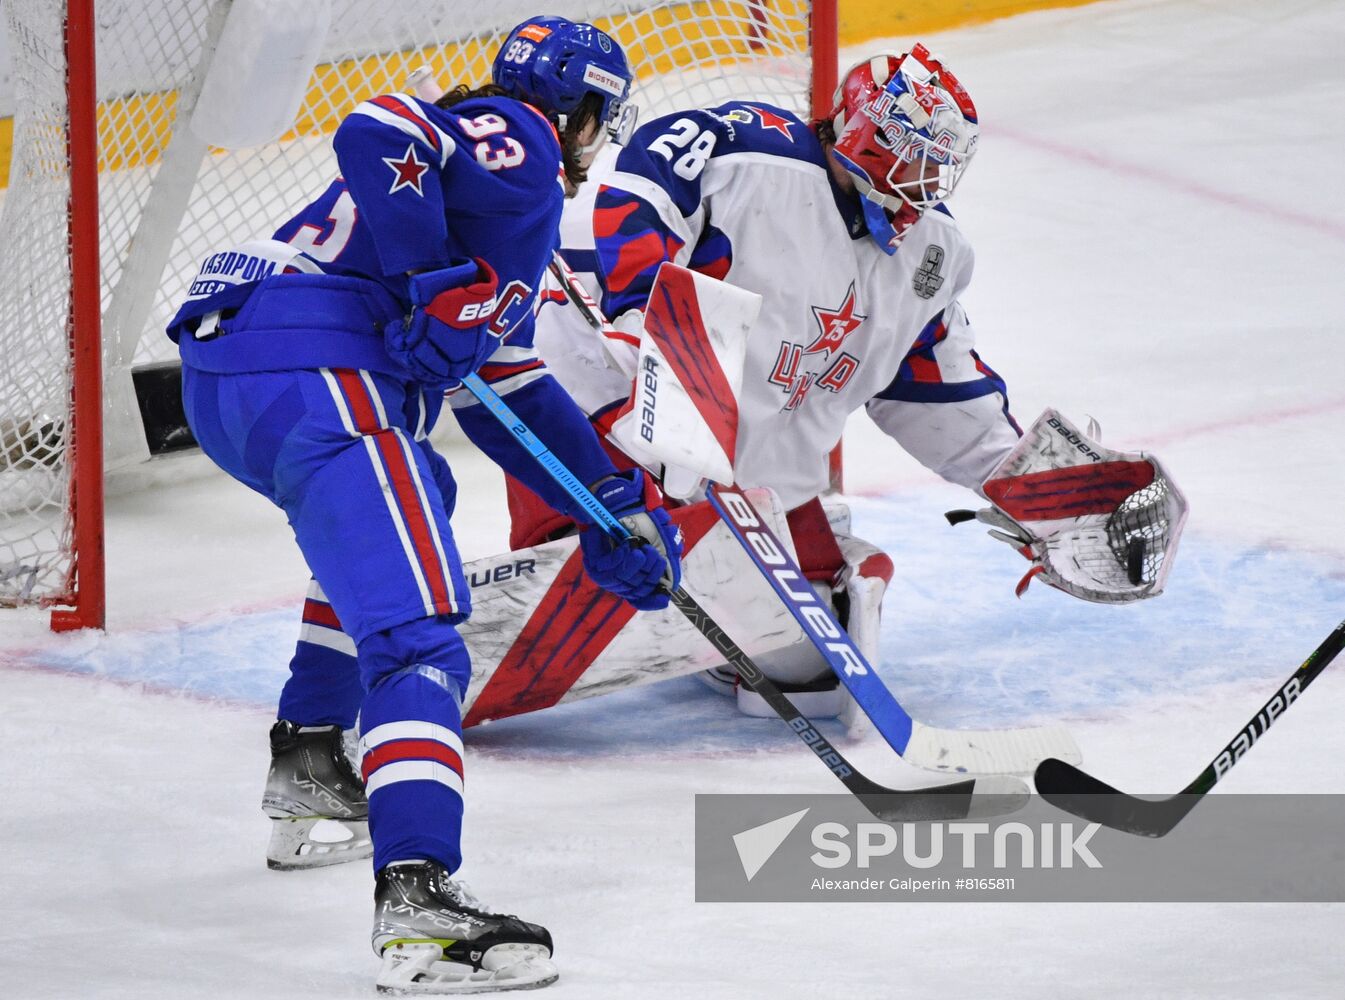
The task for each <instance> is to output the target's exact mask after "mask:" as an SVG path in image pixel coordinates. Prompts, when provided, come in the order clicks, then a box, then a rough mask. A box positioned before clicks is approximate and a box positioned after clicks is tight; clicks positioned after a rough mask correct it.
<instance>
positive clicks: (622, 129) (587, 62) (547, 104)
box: [490, 15, 635, 143]
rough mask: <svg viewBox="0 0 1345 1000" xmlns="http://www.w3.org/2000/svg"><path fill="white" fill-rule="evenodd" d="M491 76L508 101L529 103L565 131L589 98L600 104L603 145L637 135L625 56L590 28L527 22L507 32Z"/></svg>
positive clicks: (546, 20) (557, 21)
mask: <svg viewBox="0 0 1345 1000" xmlns="http://www.w3.org/2000/svg"><path fill="white" fill-rule="evenodd" d="M490 75H491V80H492V82H494V84H495V85H496V86H497V87H500V88H501V89H503V90H504V91H505V92H506V93H507V94H509V96H510V97H515V98H517V99H518V100H520V101H527V102H528V103H529V104H531V105H533V106H534V107H536V108H537V109H538V110H540V111H541V112H542V113H543V114H544V115H546V116H547V117H548V118H550V119H551V120H552V121H553V122H554V123H555V125H556V126H557V128H560V129H562V130H564V128H565V125H566V123H567V121H568V120H569V118H570V116H571V115H573V114H574V113H575V112H576V111H578V110H579V106H580V104H581V103H582V102H583V100H584V98H585V97H587V96H588V95H589V94H594V95H596V96H597V97H598V98H599V99H600V102H601V103H600V105H599V109H598V121H599V123H600V124H601V125H602V127H603V131H602V132H600V133H599V136H600V139H603V138H607V137H610V138H612V139H614V140H616V141H617V142H621V143H624V142H625V141H626V140H627V139H629V138H630V134H631V132H633V131H634V129H635V107H634V105H632V104H630V103H629V101H630V88H631V82H632V79H633V77H632V75H631V71H630V63H628V62H627V61H626V53H625V52H623V51H622V50H621V46H620V44H618V43H617V41H616V39H614V38H613V37H612V36H611V35H609V34H607V32H605V31H602V30H601V29H599V28H595V27H594V26H593V25H591V24H586V23H584V22H581V21H571V20H569V19H567V18H564V17H557V16H554V15H542V16H540V17H530V18H528V20H526V21H524V22H523V23H522V24H520V25H518V26H517V27H516V28H514V30H513V31H511V32H509V37H507V38H506V39H505V40H504V43H503V44H502V45H501V46H500V51H499V52H498V53H496V55H495V62H494V63H493V64H492V65H491V68H490Z"/></svg>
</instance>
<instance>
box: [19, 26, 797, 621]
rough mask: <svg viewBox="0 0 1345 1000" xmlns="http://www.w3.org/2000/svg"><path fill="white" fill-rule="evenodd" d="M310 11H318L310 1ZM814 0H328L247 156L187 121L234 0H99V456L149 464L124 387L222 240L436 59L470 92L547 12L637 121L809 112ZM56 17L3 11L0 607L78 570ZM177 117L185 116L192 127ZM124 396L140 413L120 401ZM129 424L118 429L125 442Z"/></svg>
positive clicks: (304, 188)
mask: <svg viewBox="0 0 1345 1000" xmlns="http://www.w3.org/2000/svg"><path fill="white" fill-rule="evenodd" d="M314 2H317V0H314ZM811 6H812V4H811V3H810V2H809V0H700V2H690V3H688V2H680V3H673V2H667V0H664V2H644V3H641V2H627V3H616V2H612V0H572V2H565V0H561V2H548V3H545V4H541V5H538V4H537V3H536V0H498V2H495V3H491V4H483V3H472V2H469V0H399V2H397V3H369V2H366V0H332V2H331V28H330V30H329V32H328V34H327V37H326V40H325V42H324V44H323V46H322V49H321V56H320V58H319V61H318V65H317V67H316V68H315V70H314V71H313V73H312V75H311V77H310V79H309V85H308V89H307V94H306V97H305V99H304V101H303V105H302V107H301V109H300V111H299V114H298V116H297V119H296V121H295V123H294V127H293V129H292V130H291V131H290V132H288V133H287V134H286V135H285V136H283V137H282V138H281V139H280V140H279V141H277V142H273V143H270V144H267V145H265V146H261V147H258V148H252V149H236V150H222V149H214V148H209V147H206V146H205V145H204V144H203V143H201V142H200V141H199V140H197V139H195V138H194V137H193V136H192V135H191V132H190V129H185V128H184V129H175V125H176V124H177V118H178V114H179V111H180V110H181V109H182V108H184V107H190V106H191V104H192V103H194V101H195V95H196V91H197V90H198V89H199V87H200V81H201V79H202V75H203V73H204V72H205V70H206V68H207V67H208V61H209V53H210V49H211V46H212V44H213V42H212V39H214V38H217V37H218V32H219V31H220V29H221V25H223V24H224V23H225V18H226V17H227V15H228V13H229V0H97V3H96V22H97V25H96V29H97V36H96V37H97V60H98V73H97V79H98V87H97V97H98V141H99V197H100V201H101V205H100V248H101V256H102V263H101V271H102V273H101V281H102V305H103V317H104V368H105V372H106V379H105V383H106V391H107V394H108V396H109V402H108V405H107V412H108V414H109V415H108V420H107V428H106V430H107V434H108V437H109V442H110V443H109V452H108V459H109V462H110V463H124V462H126V461H128V460H134V459H138V458H143V457H144V456H143V453H142V452H140V451H138V450H137V447H136V446H133V447H130V448H129V449H128V448H127V446H126V441H128V440H130V441H132V442H134V441H135V439H136V438H137V436H138V435H139V427H138V425H136V426H134V427H133V428H132V430H131V432H130V433H129V434H128V433H126V432H125V429H124V428H122V427H121V425H125V424H129V423H134V422H135V419H136V418H135V417H134V413H135V407H134V402H133V397H130V396H129V395H128V389H127V387H128V386H129V379H128V378H127V375H128V373H129V371H130V369H131V367H132V366H133V365H139V364H144V363H148V362H154V361H162V360H168V359H171V358H173V357H174V355H175V352H174V349H173V347H172V344H171V343H169V342H168V340H167V338H165V337H164V336H163V335H162V332H161V331H162V328H163V326H164V323H165V322H166V321H167V319H168V318H169V317H170V316H171V315H172V313H173V311H174V309H175V305H176V303H177V301H178V300H179V299H180V298H181V296H182V294H183V292H184V290H185V288H186V284H187V282H188V280H189V279H190V276H191V274H192V273H193V272H194V269H195V264H196V263H197V262H198V261H199V259H200V258H201V257H202V256H204V254H205V253H207V252H208V251H209V250H210V249H211V248H214V247H218V246H220V245H226V244H230V243H233V242H241V241H242V240H245V239H248V238H251V237H255V236H259V235H260V236H264V235H269V233H270V232H271V230H272V229H274V227H275V226H276V225H277V224H278V223H279V222H281V221H283V220H284V219H285V218H288V217H289V216H290V215H291V214H293V212H294V211H295V210H296V209H297V208H298V207H300V206H301V205H302V204H303V202H304V201H306V200H307V199H308V198H310V197H312V196H314V195H316V194H317V193H318V192H320V191H321V190H322V188H323V187H324V186H325V185H326V184H327V182H328V181H329V180H330V178H331V176H332V174H333V172H334V159H333V157H332V155H331V149H330V142H329V136H330V133H331V131H332V129H334V128H335V125H336V123H337V122H338V121H339V120H340V117H341V116H342V115H343V114H344V113H346V112H347V111H349V110H350V109H351V108H352V107H353V106H354V105H355V104H356V103H357V102H358V101H360V100H363V99H365V98H367V97H371V96H374V95H376V94H378V93H383V92H387V91H391V90H398V89H402V88H403V87H404V86H405V82H406V79H407V77H408V76H409V75H410V74H411V72H412V71H413V70H415V69H416V68H418V67H419V66H422V65H428V66H429V67H430V68H431V69H432V71H433V73H434V75H435V78H436V79H437V80H438V81H440V82H441V83H442V84H443V85H445V86H451V85H453V84H456V83H468V84H473V85H475V84H478V83H482V82H484V81H485V79H486V78H487V77H488V75H489V58H490V56H491V55H493V53H494V51H495V49H496V48H497V47H498V44H499V42H500V40H501V39H502V37H503V35H504V33H505V32H507V30H508V29H509V28H510V27H511V26H512V25H513V24H515V23H517V22H518V21H520V20H522V19H524V18H526V17H528V16H531V15H533V14H535V13H537V12H538V11H539V9H540V8H545V9H546V12H547V13H559V14H563V15H565V16H567V17H570V18H573V19H576V20H587V21H592V22H594V23H597V24H599V25H600V26H602V27H603V28H605V29H606V30H608V31H609V32H611V33H612V34H613V35H614V36H615V37H617V38H618V39H619V40H620V41H621V42H622V44H623V45H624V46H625V48H626V51H627V53H628V55H629V56H630V58H631V62H632V65H633V66H634V67H635V69H636V73H637V89H636V100H637V102H638V103H639V104H640V106H641V113H642V115H644V116H648V115H651V114H656V113H663V112H667V111H672V110H676V109H678V108H681V107H692V106H696V105H704V104H708V103H716V102H718V101H721V100H726V99H728V98H731V97H740V98H748V99H756V100H764V101H770V102H772V103H775V104H778V105H782V106H785V107H788V108H791V109H793V110H795V111H798V112H800V113H806V112H807V110H808V106H809V89H810V70H811V60H810V58H809V14H810V9H811ZM63 7H64V4H62V3H61V2H59V0H5V15H6V18H5V19H6V27H7V29H8V32H9V42H10V50H11V53H12V57H13V63H14V79H15V95H14V105H15V115H14V121H13V136H14V141H13V149H14V153H13V160H12V163H11V167H10V181H9V186H8V189H7V190H4V191H3V193H2V194H0V196H2V197H3V199H4V201H3V214H2V215H0V273H3V274H4V275H5V281H4V282H3V283H0V346H2V348H3V349H0V604H15V603H28V602H33V601H40V600H48V601H49V600H51V599H53V598H58V597H59V596H60V595H62V593H63V590H64V588H65V587H66V585H67V584H66V581H67V577H68V575H69V571H70V565H71V553H70V543H69V538H70V525H69V515H68V499H67V495H68V482H69V469H68V468H67V464H66V449H65V444H66V423H67V418H66V413H67V410H68V401H69V397H70V376H69V360H68V348H67V332H66V317H67V310H68V297H69V263H68V245H67V234H66V202H67V199H68V196H69V182H68V176H67V171H66V154H65V86H64V77H65V65H64V56H63V52H62V25H63V17H64V14H63ZM184 119H185V116H184ZM128 400H130V401H129V402H128ZM119 431H120V432H121V433H120V434H119Z"/></svg>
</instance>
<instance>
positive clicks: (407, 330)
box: [383, 257, 500, 388]
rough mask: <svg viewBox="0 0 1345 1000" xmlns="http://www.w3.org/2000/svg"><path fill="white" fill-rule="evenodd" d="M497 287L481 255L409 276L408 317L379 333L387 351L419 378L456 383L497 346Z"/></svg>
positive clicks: (441, 383) (431, 382)
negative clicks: (494, 330)
mask: <svg viewBox="0 0 1345 1000" xmlns="http://www.w3.org/2000/svg"><path fill="white" fill-rule="evenodd" d="M498 286H499V278H498V277H497V276H496V274H495V269H494V268H492V267H491V266H490V265H489V264H487V263H486V262H485V261H484V260H482V259H481V258H479V257H477V258H476V259H474V260H471V261H468V262H466V263H463V264H456V265H454V266H453V267H446V268H443V269H442V270H439V271H425V272H424V273H422V274H413V275H411V278H410V283H409V287H410V292H411V305H412V310H411V315H410V316H408V317H406V318H405V319H397V320H393V321H392V322H391V323H389V324H388V325H387V327H386V329H384V331H383V343H384V345H385V346H386V347H387V349H388V354H389V355H391V356H392V358H393V360H394V361H396V362H398V363H399V364H400V365H401V366H402V367H403V368H405V369H406V370H407V371H408V372H409V373H410V374H411V376H412V377H413V378H415V379H416V380H417V381H420V382H424V383H425V384H426V385H433V386H443V387H445V388H448V387H451V386H453V385H456V384H457V383H458V382H459V381H461V380H462V379H463V378H465V377H466V376H468V375H470V374H471V373H472V372H474V371H476V370H477V369H478V368H480V367H481V365H482V363H483V362H484V361H485V360H486V359H487V358H488V357H490V356H491V355H492V354H493V353H495V348H497V347H499V345H500V342H499V340H498V338H496V337H492V336H491V335H490V333H489V327H490V321H491V318H492V316H493V315H494V312H495V291H496V289H497V287H498Z"/></svg>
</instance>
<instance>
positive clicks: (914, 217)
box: [837, 155, 921, 257]
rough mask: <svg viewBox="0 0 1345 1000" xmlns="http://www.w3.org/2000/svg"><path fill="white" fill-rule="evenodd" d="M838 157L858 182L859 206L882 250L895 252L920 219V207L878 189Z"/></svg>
mask: <svg viewBox="0 0 1345 1000" xmlns="http://www.w3.org/2000/svg"><path fill="white" fill-rule="evenodd" d="M837 158H838V159H839V160H840V161H841V164H842V165H843V166H844V167H845V169H846V172H847V173H848V174H850V177H851V179H852V180H853V181H854V183H855V193H856V194H857V195H858V196H859V207H860V210H861V211H862V212H863V214H864V223H865V225H867V226H868V228H869V235H870V236H872V237H873V241H874V242H875V243H877V244H878V246H879V248H880V249H881V250H882V251H883V253H885V254H887V255H888V256H889V257H890V256H892V255H893V254H895V253H896V252H897V248H898V247H899V246H900V245H901V241H902V240H903V239H905V237H906V233H907V232H909V231H910V228H911V226H913V225H915V223H916V222H917V221H918V220H919V219H920V215H921V210H920V209H918V208H916V207H915V206H914V205H912V204H911V203H910V202H908V201H905V200H904V199H901V198H897V197H895V196H893V195H885V194H883V193H882V192H880V191H878V190H877V189H876V188H875V187H874V186H873V184H872V183H871V182H870V181H869V179H868V178H867V177H865V176H864V175H863V174H862V173H861V172H860V171H859V170H858V168H856V167H853V166H852V165H851V164H850V161H849V160H848V159H847V158H846V157H844V156H839V155H838V157H837ZM894 201H896V202H899V203H900V204H899V205H898V207H897V208H896V209H893V208H891V207H890V205H891V204H892V202H894Z"/></svg>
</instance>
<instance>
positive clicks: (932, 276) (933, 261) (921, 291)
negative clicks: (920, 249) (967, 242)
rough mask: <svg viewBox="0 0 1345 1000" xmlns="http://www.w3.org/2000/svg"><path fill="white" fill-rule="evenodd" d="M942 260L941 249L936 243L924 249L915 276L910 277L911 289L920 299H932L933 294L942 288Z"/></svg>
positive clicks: (942, 253)
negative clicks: (923, 254)
mask: <svg viewBox="0 0 1345 1000" xmlns="http://www.w3.org/2000/svg"><path fill="white" fill-rule="evenodd" d="M943 258H944V251H943V247H941V246H939V245H938V244H937V243H931V244H930V245H929V246H927V247H925V256H924V258H923V259H922V260H921V261H920V266H919V267H918V268H916V271H915V274H914V275H912V276H911V287H913V288H914V289H915V294H916V295H918V296H920V297H921V298H922V299H932V298H933V297H934V293H935V292H937V291H938V290H939V289H940V288H942V287H943V275H942V274H941V273H940V272H941V270H942V268H943Z"/></svg>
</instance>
